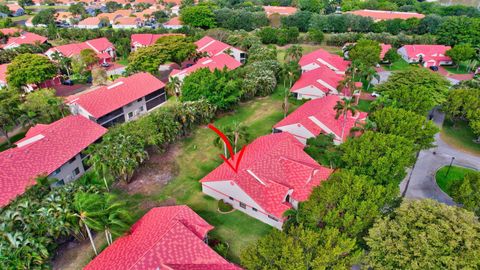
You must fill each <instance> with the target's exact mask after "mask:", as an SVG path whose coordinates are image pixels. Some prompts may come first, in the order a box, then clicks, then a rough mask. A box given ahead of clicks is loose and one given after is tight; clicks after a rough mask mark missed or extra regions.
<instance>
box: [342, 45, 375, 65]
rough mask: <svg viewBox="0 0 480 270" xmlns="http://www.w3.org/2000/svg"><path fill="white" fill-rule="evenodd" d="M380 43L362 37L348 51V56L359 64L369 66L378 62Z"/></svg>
mask: <svg viewBox="0 0 480 270" xmlns="http://www.w3.org/2000/svg"><path fill="white" fill-rule="evenodd" d="M380 51H381V48H380V44H379V43H378V42H376V41H374V40H367V39H362V40H359V41H358V42H357V43H356V44H355V46H353V48H352V49H351V50H350V51H349V53H348V56H349V58H350V59H351V60H352V61H354V62H357V63H359V64H361V65H364V66H367V67H370V66H372V67H373V66H375V65H376V64H377V63H379V62H380Z"/></svg>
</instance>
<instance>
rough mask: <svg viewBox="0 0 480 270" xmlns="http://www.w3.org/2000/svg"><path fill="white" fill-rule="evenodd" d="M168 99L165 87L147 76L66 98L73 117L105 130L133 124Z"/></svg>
mask: <svg viewBox="0 0 480 270" xmlns="http://www.w3.org/2000/svg"><path fill="white" fill-rule="evenodd" d="M166 100H167V96H166V93H165V84H164V83H163V82H162V81H160V80H159V79H157V78H155V77H154V76H153V75H151V74H149V73H137V74H134V75H132V76H129V77H124V78H119V79H117V80H115V81H114V82H113V83H112V84H110V85H107V86H101V87H97V88H92V89H90V90H87V91H84V92H81V93H79V94H76V95H73V96H70V97H68V98H67V104H68V106H69V107H70V110H71V112H72V114H74V115H81V116H83V117H85V118H88V119H90V120H92V121H94V122H96V123H98V124H100V125H102V126H104V127H110V126H113V125H115V124H118V123H124V122H128V121H132V120H134V119H136V118H138V117H139V116H141V115H143V114H145V113H147V112H149V111H152V110H154V109H156V108H158V107H159V106H160V105H162V104H163V103H164V102H165V101H166Z"/></svg>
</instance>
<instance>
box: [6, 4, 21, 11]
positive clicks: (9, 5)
mask: <svg viewBox="0 0 480 270" xmlns="http://www.w3.org/2000/svg"><path fill="white" fill-rule="evenodd" d="M6 6H7V7H8V9H10V11H11V12H17V10H19V9H23V8H22V7H21V6H20V5H18V4H7V5H6Z"/></svg>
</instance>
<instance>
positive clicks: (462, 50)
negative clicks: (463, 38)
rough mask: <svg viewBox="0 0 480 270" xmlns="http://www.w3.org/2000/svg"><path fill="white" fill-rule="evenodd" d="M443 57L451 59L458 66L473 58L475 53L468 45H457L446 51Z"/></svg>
mask: <svg viewBox="0 0 480 270" xmlns="http://www.w3.org/2000/svg"><path fill="white" fill-rule="evenodd" d="M445 55H447V56H449V57H450V58H452V60H453V62H455V64H457V66H459V65H460V64H461V63H462V62H464V61H467V60H471V59H472V58H474V57H475V55H476V52H475V48H473V47H472V46H471V45H470V44H459V45H456V46H455V47H453V48H451V49H450V50H448V51H447V52H446V53H445Z"/></svg>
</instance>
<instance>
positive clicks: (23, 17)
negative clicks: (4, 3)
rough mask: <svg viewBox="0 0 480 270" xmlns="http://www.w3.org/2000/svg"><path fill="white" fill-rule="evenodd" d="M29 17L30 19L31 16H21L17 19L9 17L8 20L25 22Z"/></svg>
mask: <svg viewBox="0 0 480 270" xmlns="http://www.w3.org/2000/svg"><path fill="white" fill-rule="evenodd" d="M30 17H31V15H22V16H18V17H11V18H10V19H12V22H19V21H26V20H28V18H30Z"/></svg>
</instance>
